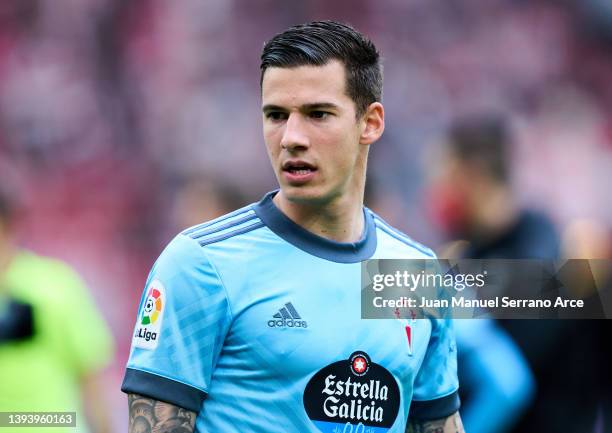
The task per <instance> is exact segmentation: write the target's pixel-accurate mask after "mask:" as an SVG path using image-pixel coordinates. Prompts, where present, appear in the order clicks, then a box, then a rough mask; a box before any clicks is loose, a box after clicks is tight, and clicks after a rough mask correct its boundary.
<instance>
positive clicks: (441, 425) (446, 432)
mask: <svg viewBox="0 0 612 433" xmlns="http://www.w3.org/2000/svg"><path fill="white" fill-rule="evenodd" d="M406 433H465V430H463V424H462V423H461V417H460V416H459V412H455V413H454V415H451V416H449V417H448V418H442V419H437V420H434V421H419V420H408V426H407V427H406Z"/></svg>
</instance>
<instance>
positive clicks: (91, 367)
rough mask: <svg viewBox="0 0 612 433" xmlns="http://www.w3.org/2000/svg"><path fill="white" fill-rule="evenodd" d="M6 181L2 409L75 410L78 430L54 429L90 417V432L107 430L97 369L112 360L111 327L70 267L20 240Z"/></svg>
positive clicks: (0, 219)
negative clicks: (30, 249)
mask: <svg viewBox="0 0 612 433" xmlns="http://www.w3.org/2000/svg"><path fill="white" fill-rule="evenodd" d="M4 187H5V185H0V390H1V392H0V412H10V413H15V412H49V411H64V412H76V429H75V427H74V424H73V427H70V426H69V425H66V426H59V427H55V428H52V429H51V430H52V431H55V432H58V433H60V432H66V433H68V432H72V433H75V432H78V433H86V432H88V431H90V430H89V429H88V426H87V424H88V423H87V422H86V417H87V418H89V421H90V423H89V424H90V425H91V427H92V429H91V431H95V432H99V433H103V432H108V431H110V424H109V422H110V420H108V411H107V410H105V408H104V406H103V405H104V401H103V398H102V397H103V396H102V395H101V394H100V390H99V377H97V376H98V375H97V373H98V371H99V370H100V369H101V368H102V367H105V366H106V365H107V364H108V363H109V361H110V360H111V359H112V356H113V341H112V337H111V334H110V332H109V330H108V327H107V326H106V323H105V322H104V320H103V318H102V317H101V316H100V314H99V312H98V311H97V310H96V308H95V305H94V304H93V302H92V299H91V297H90V296H89V294H88V293H87V289H86V288H85V286H84V284H83V282H82V280H81V279H80V278H79V276H78V275H77V274H76V273H75V272H74V271H73V270H72V269H70V268H69V267H68V266H66V265H65V264H64V263H62V262H60V261H58V260H53V259H49V258H46V257H41V256H38V255H36V254H34V253H31V252H28V251H25V250H23V249H21V248H19V247H18V245H17V243H16V241H15V235H14V225H13V224H14V222H15V215H16V205H15V200H14V198H13V197H12V195H11V194H9V193H8V192H7V191H6V189H5V188H4ZM82 395H83V396H84V397H85V398H82ZM82 402H84V403H86V407H85V408H83V407H82V406H83V405H82ZM86 413H87V416H86ZM65 419H66V418H65ZM66 420H67V419H66ZM2 427H8V428H7V430H3V428H2ZM2 427H0V431H20V432H23V433H30V432H39V431H41V427H40V426H37V425H30V426H20V427H19V428H18V429H17V428H15V429H14V430H13V429H12V428H11V427H13V426H2ZM42 430H44V429H42Z"/></svg>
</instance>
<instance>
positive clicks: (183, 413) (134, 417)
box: [128, 394, 196, 433]
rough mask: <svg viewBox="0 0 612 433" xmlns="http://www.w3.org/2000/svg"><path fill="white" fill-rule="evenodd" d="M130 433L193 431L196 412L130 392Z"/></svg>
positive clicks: (183, 432) (188, 432) (180, 432)
mask: <svg viewBox="0 0 612 433" xmlns="http://www.w3.org/2000/svg"><path fill="white" fill-rule="evenodd" d="M128 404H129V410H130V421H129V422H130V426H129V429H128V432H129V433H193V431H194V427H195V419H196V413H195V412H191V411H188V410H186V409H183V408H181V407H177V406H173V405H171V404H170V403H164V402H163V401H158V400H154V399H152V398H148V397H143V396H142V395H138V394H128Z"/></svg>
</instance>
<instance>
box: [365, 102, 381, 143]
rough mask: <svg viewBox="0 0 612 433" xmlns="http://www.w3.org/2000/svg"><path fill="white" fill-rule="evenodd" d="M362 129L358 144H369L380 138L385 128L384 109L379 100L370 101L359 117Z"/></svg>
mask: <svg viewBox="0 0 612 433" xmlns="http://www.w3.org/2000/svg"><path fill="white" fill-rule="evenodd" d="M361 122H362V130H361V135H360V136H359V144H365V145H370V144H372V143H374V142H375V141H376V140H378V139H379V138H380V136H381V135H382V133H383V131H384V130H385V109H384V107H383V105H382V104H381V103H380V102H372V103H371V104H370V105H369V106H368V108H367V109H366V112H365V114H364V115H363V117H362V118H361Z"/></svg>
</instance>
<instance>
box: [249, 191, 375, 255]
mask: <svg viewBox="0 0 612 433" xmlns="http://www.w3.org/2000/svg"><path fill="white" fill-rule="evenodd" d="M277 192H278V190H277V191H272V192H269V193H268V194H266V195H265V196H264V198H262V199H261V201H260V202H259V203H257V204H255V206H254V210H255V213H256V214H257V216H258V217H259V218H260V219H261V220H262V221H263V222H264V224H265V225H266V226H268V228H269V229H270V230H272V231H273V232H274V233H276V234H277V235H278V236H279V237H281V238H282V239H284V240H286V241H287V242H289V243H291V244H293V245H295V246H296V247H298V248H300V249H301V250H303V251H306V252H307V253H309V254H312V255H314V256H317V257H320V258H322V259H326V260H331V261H334V262H338V263H357V262H361V261H363V260H367V259H369V258H370V257H372V255H373V254H374V251H376V226H375V225H374V220H373V218H372V216H371V214H370V212H369V211H368V210H367V209H366V208H364V209H363V215H364V217H365V229H364V231H363V236H362V237H361V239H360V240H359V241H357V242H347V243H345V242H336V241H332V240H329V239H326V238H324V237H321V236H318V235H315V234H314V233H311V232H309V231H308V230H306V229H305V228H303V227H302V226H300V225H298V224H296V223H295V222H293V221H292V220H291V219H289V217H287V216H286V215H285V214H284V213H282V212H281V211H280V210H279V209H278V208H277V207H276V205H275V204H274V202H273V201H272V198H274V196H275V195H276V193H277Z"/></svg>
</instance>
